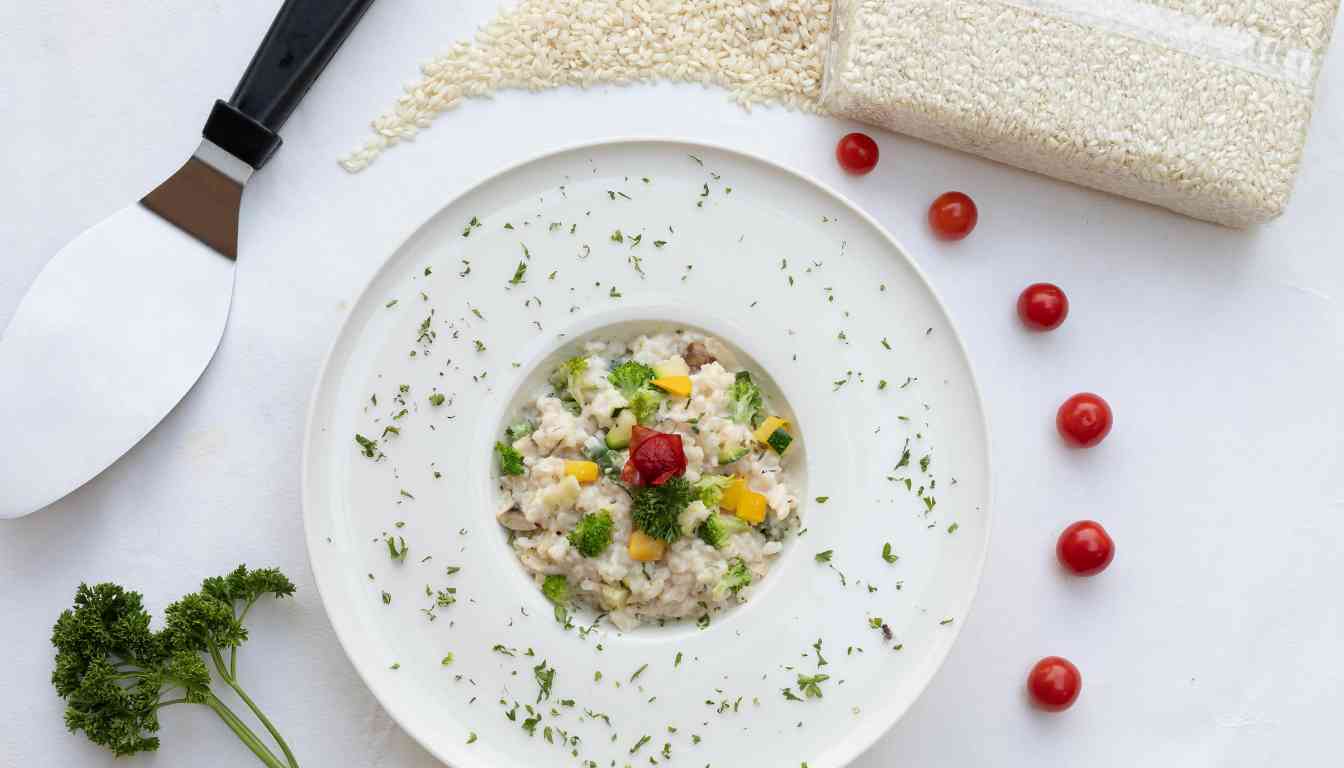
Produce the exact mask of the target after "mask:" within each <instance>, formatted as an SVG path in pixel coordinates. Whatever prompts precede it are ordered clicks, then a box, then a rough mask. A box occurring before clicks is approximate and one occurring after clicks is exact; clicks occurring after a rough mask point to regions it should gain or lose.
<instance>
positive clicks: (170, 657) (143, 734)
mask: <svg viewBox="0 0 1344 768" xmlns="http://www.w3.org/2000/svg"><path fill="white" fill-rule="evenodd" d="M292 594H294V585H293V583H291V582H290V581H289V579H287V578H285V577H284V575H283V574H281V573H280V572H279V571H277V570H275V569H273V568H267V569H262V570H255V571H249V570H248V569H247V568H245V567H243V566H238V568H237V569H235V570H234V571H233V572H232V573H230V574H228V575H227V576H221V577H218V578H212V579H206V580H205V582H204V583H203V584H202V585H201V591H200V592H194V593H192V594H190V595H187V596H186V597H183V598H182V599H181V600H179V601H177V602H175V603H173V604H172V605H170V606H168V609H167V610H166V611H165V613H166V614H167V626H166V627H165V628H164V629H163V630H162V631H160V632H155V631H153V630H151V629H150V627H149V625H150V617H149V613H148V612H147V611H146V610H145V609H144V605H143V603H142V601H141V598H140V595H139V593H136V592H130V591H127V590H125V589H123V588H122V587H120V586H117V585H116V584H98V585H96V586H93V587H90V586H88V585H85V584H81V585H80V586H79V589H78V590H77V591H76V592H75V599H74V606H73V607H72V608H70V609H69V610H66V611H65V612H64V613H62V614H61V616H60V618H59V619H58V620H57V621H56V626H55V627H54V628H53V629H52V632H51V642H52V644H53V645H55V646H56V669H55V670H54V671H53V672H52V675H51V682H52V685H54V686H55V687H56V692H57V693H58V694H59V695H60V696H61V698H63V699H65V701H66V708H65V724H66V726H67V727H68V728H69V729H70V730H71V731H80V730H82V731H84V733H85V735H86V736H88V738H89V740H90V741H92V742H93V743H95V744H100V745H102V746H105V747H107V748H108V749H110V750H112V752H113V753H114V754H116V755H119V756H120V755H130V754H134V753H136V752H142V751H153V750H156V749H158V748H159V738H158V736H157V735H155V734H156V733H157V732H158V730H159V715H158V712H159V709H161V708H162V707H165V706H170V705H173V704H200V705H204V706H206V707H209V708H210V709H211V710H213V711H214V712H215V714H217V715H218V716H219V718H220V719H221V720H223V721H224V722H225V723H226V724H227V725H228V726H229V728H230V730H232V731H233V732H234V733H235V734H237V735H238V737H239V738H240V739H242V740H243V742H244V743H245V744H247V745H248V747H249V748H250V749H251V750H252V753H253V754H255V755H256V756H257V758H258V759H260V760H261V762H262V763H263V764H265V765H267V766H271V767H272V768H274V767H277V766H285V765H297V764H298V763H297V762H296V761H295V760H294V755H293V754H292V753H291V752H290V750H289V746H288V745H286V744H285V741H284V739H283V738H281V736H280V733H279V731H277V730H276V729H275V728H274V726H272V725H271V723H270V721H269V720H267V719H266V717H265V715H264V714H262V711H261V709H260V708H258V707H257V706H256V704H255V703H253V701H252V700H251V699H250V698H249V697H248V696H247V695H246V693H244V691H243V689H242V687H241V686H240V685H239V683H238V676H237V650H238V646H240V645H242V644H243V642H244V641H246V640H247V636H248V633H247V628H246V627H245V626H244V625H243V617H245V616H246V615H247V612H248V610H249V609H250V608H251V607H252V606H253V604H255V603H256V602H257V601H258V600H260V599H261V598H263V597H265V596H266V595H273V596H275V597H277V598H279V597H288V596H289V595H292ZM207 659H208V660H209V662H210V664H209V666H207ZM211 668H213V670H214V673H215V674H216V675H218V676H219V678H220V679H221V680H223V681H224V682H225V683H226V684H228V686H229V687H230V688H232V689H233V690H234V691H235V692H236V693H237V694H238V696H239V697H240V698H241V699H242V701H243V703H245V704H246V705H247V706H248V709H250V710H251V711H252V713H253V714H255V715H256V716H257V719H258V720H260V721H261V722H262V724H263V725H265V726H266V730H267V731H268V732H269V733H270V734H271V736H272V737H273V738H274V739H275V744H276V746H278V747H279V748H280V751H281V752H282V753H283V755H284V760H282V759H281V758H280V757H277V756H276V755H275V754H274V753H273V752H272V751H271V749H270V748H269V747H267V746H266V744H265V743H264V742H262V740H261V739H260V738H259V737H258V736H257V735H256V734H255V733H253V731H252V729H251V728H249V727H248V726H247V725H246V724H245V723H244V722H243V721H242V720H241V719H240V718H239V717H238V715H236V714H234V712H233V710H232V709H230V708H229V706H228V705H227V704H225V703H224V702H223V701H221V700H220V699H219V698H218V697H217V696H216V695H215V691H214V690H212V689H211ZM230 698H232V697H230ZM187 749H189V748H187ZM179 757H181V755H179Z"/></svg>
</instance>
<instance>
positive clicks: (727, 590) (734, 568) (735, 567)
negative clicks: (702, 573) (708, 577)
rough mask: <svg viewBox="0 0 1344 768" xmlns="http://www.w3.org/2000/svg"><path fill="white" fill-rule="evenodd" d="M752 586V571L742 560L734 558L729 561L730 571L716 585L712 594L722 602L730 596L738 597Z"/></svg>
mask: <svg viewBox="0 0 1344 768" xmlns="http://www.w3.org/2000/svg"><path fill="white" fill-rule="evenodd" d="M750 584H751V571H750V570H749V569H748V568H747V564H746V563H744V562H742V558H740V557H734V558H733V559H732V560H729V561H728V570H727V571H725V572H724V574H723V578H721V579H719V583H718V584H715V585H714V589H713V590H712V592H711V594H712V595H713V597H714V599H715V600H722V599H724V598H725V597H727V596H728V595H736V594H737V593H738V592H741V591H742V589H743V588H744V587H746V586H748V585H750Z"/></svg>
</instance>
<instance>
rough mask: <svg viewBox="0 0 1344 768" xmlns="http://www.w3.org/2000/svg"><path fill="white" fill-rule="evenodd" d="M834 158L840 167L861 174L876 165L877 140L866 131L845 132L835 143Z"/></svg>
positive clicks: (857, 174)
mask: <svg viewBox="0 0 1344 768" xmlns="http://www.w3.org/2000/svg"><path fill="white" fill-rule="evenodd" d="M835 159H836V160H837V161H839V163H840V167H841V168H844V169H845V170H846V171H848V172H850V173H852V174H854V175H856V176H862V175H863V174H865V173H868V172H869V171H871V170H873V169H874V168H876V167H877V142H876V141H873V137H871V136H869V135H868V134H866V133H847V134H845V135H844V136H843V137H842V138H841V139H840V143H839V144H836V145H835Z"/></svg>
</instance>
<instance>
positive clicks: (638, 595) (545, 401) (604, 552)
mask: <svg viewBox="0 0 1344 768" xmlns="http://www.w3.org/2000/svg"><path fill="white" fill-rule="evenodd" d="M576 351H577V353H578V354H576V355H575V356H574V357H571V358H569V359H568V360H566V361H564V362H563V363H562V364H560V365H559V366H558V367H557V368H556V370H555V371H554V372H553V374H552V375H551V377H550V380H549V386H547V387H545V388H544V390H543V391H541V392H538V393H537V394H536V396H535V397H533V398H530V399H529V400H528V401H527V402H526V404H525V405H524V407H523V408H521V409H520V412H519V413H518V414H517V415H516V419H515V420H514V423H513V424H511V425H510V426H509V427H508V428H507V429H506V430H505V435H504V436H503V437H502V439H501V440H500V441H499V442H498V443H496V445H495V452H496V454H497V458H498V465H499V507H498V512H497V518H498V520H499V522H500V524H501V525H503V526H504V527H505V528H507V529H508V530H509V531H510V539H511V544H512V547H513V551H514V553H515V554H516V555H517V557H518V560H519V562H521V563H522V565H523V567H524V568H525V569H527V571H528V573H529V574H530V575H531V576H532V577H533V579H534V580H535V581H536V582H537V584H538V585H540V586H541V588H542V590H543V592H544V593H545V595H546V597H547V598H549V599H550V600H551V601H552V602H554V603H555V604H556V605H557V606H558V607H566V608H567V607H568V606H570V605H572V604H578V605H586V606H590V607H592V608H594V609H596V610H598V611H600V612H604V613H606V614H607V615H608V618H609V619H610V620H611V622H612V623H613V624H615V625H616V626H617V627H618V628H620V629H623V630H628V629H633V628H634V627H636V626H638V625H639V624H640V622H641V621H642V620H663V619H681V618H687V617H703V616H707V615H708V614H709V613H712V612H714V611H718V610H722V609H723V608H725V607H727V606H729V605H733V604H735V603H739V602H745V601H746V600H748V599H749V598H750V596H751V594H752V591H753V589H754V588H755V587H756V585H758V584H759V583H760V582H761V581H762V580H763V579H764V578H765V577H766V574H767V573H768V572H769V570H770V565H771V563H772V561H773V560H774V558H775V557H776V556H777V555H778V554H779V552H780V551H781V549H782V547H783V545H782V543H781V542H782V540H783V538H784V537H785V536H786V535H788V534H789V533H790V532H791V531H793V530H796V529H797V527H798V516H797V514H795V513H796V511H797V507H798V499H797V497H796V496H795V495H794V493H793V491H792V490H791V489H790V487H789V480H788V472H787V470H786V466H787V464H788V462H789V459H790V457H791V453H790V451H789V446H790V445H791V444H792V442H793V435H792V434H791V433H790V429H791V426H790V424H789V423H788V421H786V420H785V419H783V418H781V417H780V416H778V415H776V414H775V412H773V411H772V410H771V405H772V404H771V403H770V402H768V401H767V400H766V399H765V397H764V395H763V394H762V392H761V390H760V389H759V387H758V386H757V384H756V381H755V380H754V379H753V373H752V372H751V371H748V370H743V369H740V368H738V367H737V365H736V364H735V362H734V360H733V355H732V353H731V352H730V351H729V350H728V349H727V348H726V347H725V346H724V345H723V344H722V343H720V342H719V341H718V340H717V339H715V338H712V337H706V336H704V335H702V334H698V333H694V332H690V331H676V332H666V333H658V334H653V335H640V336H637V337H635V338H632V339H598V340H593V341H589V342H587V343H585V344H583V345H582V346H581V348H579V349H577V350H576Z"/></svg>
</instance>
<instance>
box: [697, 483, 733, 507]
mask: <svg viewBox="0 0 1344 768" xmlns="http://www.w3.org/2000/svg"><path fill="white" fill-rule="evenodd" d="M731 482H733V478H731V477H728V476H726V475H705V476H703V477H701V478H700V479H699V480H696V481H695V485H694V486H692V487H693V488H694V489H695V493H696V498H698V499H700V501H701V502H702V503H703V504H704V505H705V506H706V507H709V508H710V509H718V508H719V502H721V501H723V492H724V491H725V490H727V489H728V484H729V483H731Z"/></svg>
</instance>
